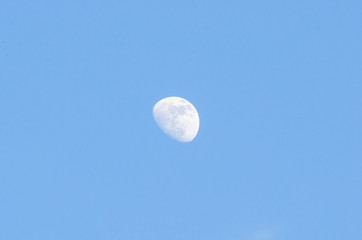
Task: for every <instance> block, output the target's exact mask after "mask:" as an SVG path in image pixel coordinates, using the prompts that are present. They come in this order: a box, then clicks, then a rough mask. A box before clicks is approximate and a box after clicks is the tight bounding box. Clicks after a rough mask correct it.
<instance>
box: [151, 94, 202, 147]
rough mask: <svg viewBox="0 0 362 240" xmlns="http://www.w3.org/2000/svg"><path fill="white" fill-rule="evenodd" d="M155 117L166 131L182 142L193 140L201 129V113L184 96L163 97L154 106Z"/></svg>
mask: <svg viewBox="0 0 362 240" xmlns="http://www.w3.org/2000/svg"><path fill="white" fill-rule="evenodd" d="M153 117H154V119H155V121H156V123H157V125H158V126H159V127H160V128H161V129H162V131H163V132H164V133H166V134H167V135H168V136H170V137H171V138H173V139H176V140H177V141H180V142H191V141H192V140H193V139H194V138H195V137H196V135H197V132H198V131H199V126H200V119H199V114H198V113H197V111H196V109H195V107H194V106H193V105H192V104H191V103H190V102H189V101H187V100H185V99H183V98H179V97H168V98H164V99H162V100H161V101H159V102H158V103H156V105H155V106H154V107H153Z"/></svg>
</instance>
